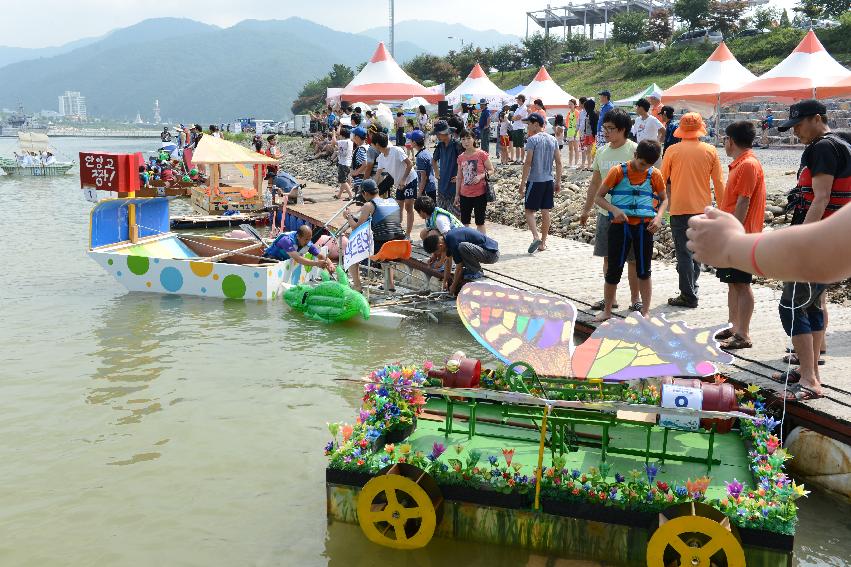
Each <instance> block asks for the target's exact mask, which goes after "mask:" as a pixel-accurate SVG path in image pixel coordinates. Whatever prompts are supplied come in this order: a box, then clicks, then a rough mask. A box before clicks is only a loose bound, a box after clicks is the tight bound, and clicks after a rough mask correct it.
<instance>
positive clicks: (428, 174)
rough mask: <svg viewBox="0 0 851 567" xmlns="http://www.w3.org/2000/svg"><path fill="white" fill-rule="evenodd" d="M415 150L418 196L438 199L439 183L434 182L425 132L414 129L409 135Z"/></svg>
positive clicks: (412, 147) (433, 199)
mask: <svg viewBox="0 0 851 567" xmlns="http://www.w3.org/2000/svg"><path fill="white" fill-rule="evenodd" d="M407 136H408V139H409V141H410V143H411V149H412V150H413V152H414V167H415V168H416V171H417V197H422V196H423V195H425V196H427V197H430V198H431V200H432V201H437V185H436V184H435V182H434V169H433V168H432V166H431V152H430V151H428V150H427V149H426V147H425V133H423V132H422V131H421V130H414V131H413V132H411V133H410V134H408V135H407Z"/></svg>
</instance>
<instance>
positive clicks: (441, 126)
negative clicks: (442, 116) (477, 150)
mask: <svg viewBox="0 0 851 567" xmlns="http://www.w3.org/2000/svg"><path fill="white" fill-rule="evenodd" d="M454 131H455V128H453V127H452V126H450V125H449V122H447V121H446V120H438V121H437V122H435V123H434V130H432V132H431V133H432V135H437V134H451V133H452V132H454Z"/></svg>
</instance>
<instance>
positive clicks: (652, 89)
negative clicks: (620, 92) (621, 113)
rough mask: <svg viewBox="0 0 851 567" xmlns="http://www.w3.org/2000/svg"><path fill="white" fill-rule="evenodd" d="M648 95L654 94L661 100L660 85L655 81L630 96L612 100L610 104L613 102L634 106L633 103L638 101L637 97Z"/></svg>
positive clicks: (618, 104)
mask: <svg viewBox="0 0 851 567" xmlns="http://www.w3.org/2000/svg"><path fill="white" fill-rule="evenodd" d="M650 96H656V97H658V98H659V99H660V100H661V98H662V87H660V86H659V85H657V84H656V83H653V84H652V85H650V86H649V87H647V88H646V89H644V90H643V91H641V92H637V93H635V94H634V95H632V96H630V97H627V98H622V99H620V100H615V101H612V104H614V105H615V106H635V103H636V102H638V100H639V99H642V98H647V97H650Z"/></svg>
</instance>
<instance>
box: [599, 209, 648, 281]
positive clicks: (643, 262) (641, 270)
mask: <svg viewBox="0 0 851 567" xmlns="http://www.w3.org/2000/svg"><path fill="white" fill-rule="evenodd" d="M608 236H609V238H608V240H609V241H608V245H609V250H608V258H609V264H608V267H607V270H606V283H607V284H610V285H617V284H618V283H619V282H620V281H621V276H622V275H623V267H624V264H625V263H626V261H627V252H630V251H631V252H632V255H633V257H637V258H638V260H637V261H636V262H635V267H636V270H637V272H638V279H640V280H649V279H650V263H651V261H652V259H653V235H652V234H650V233H649V232H648V231H647V224H646V223H645V224H643V225H642V224H628V223H614V222H613V223H610V224H609V235H608Z"/></svg>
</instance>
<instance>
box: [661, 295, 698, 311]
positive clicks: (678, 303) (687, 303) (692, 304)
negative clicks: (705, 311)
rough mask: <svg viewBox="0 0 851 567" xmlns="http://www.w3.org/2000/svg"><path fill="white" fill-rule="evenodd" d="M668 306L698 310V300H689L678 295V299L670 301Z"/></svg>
mask: <svg viewBox="0 0 851 567" xmlns="http://www.w3.org/2000/svg"><path fill="white" fill-rule="evenodd" d="M668 305H671V306H673V307H687V308H689V309H695V308H697V299H688V298H687V297H685V296H683V295H678V296H677V297H671V298H669V299H668Z"/></svg>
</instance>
